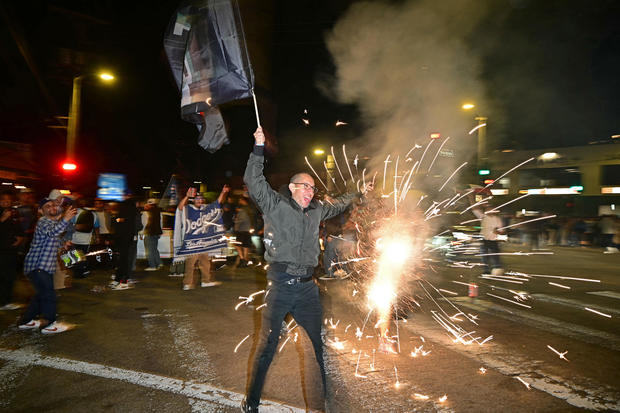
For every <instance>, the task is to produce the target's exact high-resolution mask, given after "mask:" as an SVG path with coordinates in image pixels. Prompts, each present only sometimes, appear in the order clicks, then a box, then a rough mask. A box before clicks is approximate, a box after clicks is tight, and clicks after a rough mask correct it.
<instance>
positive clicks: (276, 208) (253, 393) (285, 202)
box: [241, 127, 359, 412]
mask: <svg viewBox="0 0 620 413" xmlns="http://www.w3.org/2000/svg"><path fill="white" fill-rule="evenodd" d="M254 138H255V145H254V149H253V152H252V153H251V154H250V158H249V160H248V164H247V167H246V170H245V175H244V177H243V180H244V182H245V183H246V185H247V186H248V190H249V194H250V196H251V198H252V200H253V201H254V202H255V203H256V205H257V206H258V208H259V209H260V210H261V211H262V213H263V217H264V220H265V238H264V243H265V250H266V251H265V259H266V260H267V261H268V262H269V270H268V272H267V280H268V283H267V290H268V291H267V292H266V293H265V302H266V304H267V306H266V307H265V308H264V309H263V311H262V324H261V332H260V341H259V344H258V347H257V348H256V353H255V354H254V361H253V367H252V373H251V376H250V382H249V386H248V392H247V396H246V399H245V400H243V402H242V405H241V409H242V411H244V412H258V405H259V403H260V398H261V393H262V390H263V384H264V383H265V377H266V375H267V370H268V369H269V366H270V364H271V361H272V359H273V356H274V354H275V351H276V348H277V346H278V341H279V336H280V330H281V328H282V321H284V318H285V317H286V315H287V314H289V313H290V314H291V316H293V318H294V319H295V321H296V322H297V324H298V325H299V326H301V327H303V328H304V330H306V333H308V337H309V338H310V341H311V342H312V345H313V347H314V354H315V357H316V361H317V363H318V365H319V370H320V372H321V378H322V382H323V394H325V392H326V391H327V390H326V379H325V366H324V362H323V341H322V339H321V326H322V324H323V320H322V308H321V302H320V300H319V291H318V286H317V285H316V284H315V283H314V282H312V280H313V278H312V275H313V273H314V269H315V267H316V266H317V264H318V256H319V252H320V251H319V239H318V238H319V225H320V223H321V221H324V220H326V219H329V218H332V217H334V216H336V215H338V214H340V213H342V212H343V211H344V210H345V209H346V208H347V207H348V205H349V204H350V203H351V201H352V200H353V199H354V198H355V197H356V196H358V195H359V194H358V193H350V194H346V195H343V196H341V197H339V198H336V199H335V200H334V201H335V202H333V204H330V203H327V202H325V203H320V202H318V201H316V200H314V199H313V198H314V195H315V191H316V188H315V186H314V179H313V178H312V177H311V176H310V175H308V174H307V173H297V174H295V175H293V177H292V178H291V179H290V183H289V184H288V186H287V187H286V188H283V191H282V192H280V193H278V192H276V191H274V190H273V189H272V188H271V187H270V186H269V184H268V183H267V180H266V179H265V176H264V175H263V168H264V165H263V164H264V157H263V150H264V144H265V135H264V134H263V130H262V128H260V127H259V128H258V129H257V130H256V132H255V133H254Z"/></svg>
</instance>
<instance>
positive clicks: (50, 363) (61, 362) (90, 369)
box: [0, 348, 305, 413]
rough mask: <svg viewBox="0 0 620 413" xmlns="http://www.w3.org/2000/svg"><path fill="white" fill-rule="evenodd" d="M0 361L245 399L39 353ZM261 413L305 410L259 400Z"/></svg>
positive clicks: (10, 354) (1, 355) (1, 354)
mask: <svg viewBox="0 0 620 413" xmlns="http://www.w3.org/2000/svg"><path fill="white" fill-rule="evenodd" d="M0 359H3V360H7V361H12V362H17V363H21V364H22V365H29V366H42V367H48V368H52V369H57V370H63V371H70V372H74V373H82V374H88V375H90V376H95V377H101V378H105V379H112V380H121V381H124V382H127V383H131V384H135V385H138V386H142V387H147V388H151V389H155V390H160V391H165V392H170V393H175V394H179V395H183V396H186V397H189V398H192V399H198V400H203V401H206V402H214V403H217V404H218V405H222V406H227V407H232V408H238V407H239V406H240V404H241V400H242V399H243V397H244V395H243V394H240V393H236V392H233V391H230V390H225V389H220V388H218V387H215V386H211V385H208V384H204V383H195V382H192V381H184V380H179V379H173V378H170V377H166V376H160V375H156V374H150V373H144V372H140V371H133V370H126V369H121V368H118V367H111V366H106V365H104V364H96V363H87V362H85V361H79V360H70V359H65V358H61V357H52V356H45V355H43V354H40V353H36V352H32V351H25V350H10V349H3V348H0ZM260 409H261V411H262V412H273V413H277V412H295V413H304V412H305V410H304V409H300V408H297V407H293V406H289V405H286V404H282V403H277V402H272V401H269V400H262V401H261V407H260Z"/></svg>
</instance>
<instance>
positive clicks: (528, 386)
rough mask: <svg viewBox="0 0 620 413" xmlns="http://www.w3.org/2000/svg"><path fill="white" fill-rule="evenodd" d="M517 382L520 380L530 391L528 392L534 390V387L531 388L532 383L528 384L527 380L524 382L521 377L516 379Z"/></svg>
mask: <svg viewBox="0 0 620 413" xmlns="http://www.w3.org/2000/svg"><path fill="white" fill-rule="evenodd" d="M515 378H516V379H517V380H519V381H520V382H521V383H523V385H524V386H525V387H526V388H527V389H528V390H532V387H531V386H530V383H528V382H526V381H525V380H523V379H522V378H521V377H515Z"/></svg>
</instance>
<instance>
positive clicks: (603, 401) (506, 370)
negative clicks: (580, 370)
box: [405, 303, 620, 411]
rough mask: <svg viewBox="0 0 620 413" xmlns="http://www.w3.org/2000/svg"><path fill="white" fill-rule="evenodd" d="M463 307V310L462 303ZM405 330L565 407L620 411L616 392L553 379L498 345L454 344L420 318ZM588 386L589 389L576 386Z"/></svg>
mask: <svg viewBox="0 0 620 413" xmlns="http://www.w3.org/2000/svg"><path fill="white" fill-rule="evenodd" d="M462 305H463V306H465V305H464V304H463V303H462ZM405 326H406V327H405V328H408V329H409V330H411V331H413V332H414V333H415V334H421V335H423V336H424V337H425V338H426V340H427V341H429V340H430V341H434V342H436V343H439V344H441V345H442V346H445V347H447V348H449V349H450V350H454V351H456V352H458V353H460V354H462V355H465V356H466V357H468V358H470V359H472V360H475V361H477V362H481V363H482V364H484V365H485V367H486V368H487V369H488V368H493V369H495V370H497V371H499V372H500V373H502V374H504V375H507V376H511V377H514V378H517V379H519V378H520V379H522V380H525V381H526V382H527V383H529V384H530V385H531V387H532V388H534V389H538V390H540V391H543V392H545V393H548V394H550V395H551V396H554V397H557V398H559V399H562V400H565V401H566V402H567V403H569V404H571V405H573V406H577V407H580V408H585V409H594V410H614V411H615V410H620V402H619V400H620V394H619V393H618V390H617V389H615V388H611V387H608V386H605V385H602V384H600V383H596V382H593V381H592V380H591V379H589V378H584V377H578V376H574V377H573V378H572V381H571V380H567V379H566V378H563V377H558V376H554V375H552V374H549V373H548V372H545V371H544V370H542V368H541V365H540V362H538V361H536V360H532V359H531V358H529V357H527V356H523V355H519V354H518V353H517V352H516V351H515V350H514V349H510V348H506V347H504V346H501V345H499V344H497V343H494V344H493V345H491V346H465V345H462V344H456V343H454V341H453V340H452V339H450V337H448V336H447V335H446V334H445V332H444V330H443V329H441V328H440V327H439V326H438V325H436V324H435V323H433V322H431V321H430V320H429V319H424V320H423V319H422V318H421V317H420V318H419V319H417V320H416V322H415V323H407V324H406V325H405ZM577 381H579V382H581V383H588V387H587V388H586V387H584V386H583V385H580V384H577V383H576V382H577Z"/></svg>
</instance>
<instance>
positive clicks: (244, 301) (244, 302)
mask: <svg viewBox="0 0 620 413" xmlns="http://www.w3.org/2000/svg"><path fill="white" fill-rule="evenodd" d="M264 292H265V290H260V291H256V292H255V293H252V294H250V295H249V296H248V297H242V296H240V297H239V299H240V300H243V301H241V302H240V303H239V304H237V305H236V306H235V311H237V309H239V307H241V306H242V305H244V304H245V305H248V304H250V303H251V302H252V301H254V298H255V297H256V296H257V295H259V294H263V293H264Z"/></svg>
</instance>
